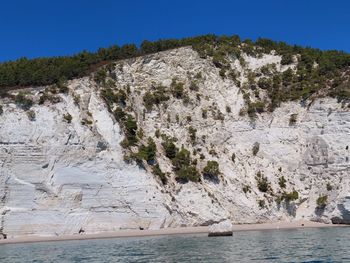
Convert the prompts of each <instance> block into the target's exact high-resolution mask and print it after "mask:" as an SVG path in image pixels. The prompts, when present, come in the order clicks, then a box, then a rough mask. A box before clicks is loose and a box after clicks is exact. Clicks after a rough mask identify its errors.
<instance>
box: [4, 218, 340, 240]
mask: <svg viewBox="0 0 350 263" xmlns="http://www.w3.org/2000/svg"><path fill="white" fill-rule="evenodd" d="M324 227H346V225H332V224H324V223H317V222H311V221H293V222H272V223H262V224H239V225H233V229H232V230H233V232H237V231H259V230H279V229H302V228H324ZM208 232H209V227H207V226H199V227H178V228H163V229H158V230H120V231H115V232H104V233H98V234H75V235H62V236H24V237H17V238H9V239H2V240H0V245H4V244H16V243H32V242H49V241H67V240H87V239H106V238H122V237H145V236H159V235H182V234H202V235H207V234H208Z"/></svg>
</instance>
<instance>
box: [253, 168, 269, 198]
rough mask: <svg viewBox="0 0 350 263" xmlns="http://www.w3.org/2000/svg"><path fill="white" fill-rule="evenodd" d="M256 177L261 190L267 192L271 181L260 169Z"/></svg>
mask: <svg viewBox="0 0 350 263" xmlns="http://www.w3.org/2000/svg"><path fill="white" fill-rule="evenodd" d="M255 179H256V180H257V184H258V189H259V191H260V192H263V193H266V192H268V191H269V190H270V183H269V182H268V180H267V177H265V176H264V175H262V174H261V172H260V171H259V172H258V173H257V174H256V177H255Z"/></svg>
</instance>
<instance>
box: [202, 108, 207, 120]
mask: <svg viewBox="0 0 350 263" xmlns="http://www.w3.org/2000/svg"><path fill="white" fill-rule="evenodd" d="M202 118H203V119H206V118H208V110H206V109H202Z"/></svg>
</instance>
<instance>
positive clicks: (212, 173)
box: [203, 161, 220, 179]
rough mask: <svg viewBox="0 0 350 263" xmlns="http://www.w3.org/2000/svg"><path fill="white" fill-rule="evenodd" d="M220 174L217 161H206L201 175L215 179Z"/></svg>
mask: <svg viewBox="0 0 350 263" xmlns="http://www.w3.org/2000/svg"><path fill="white" fill-rule="evenodd" d="M219 174H220V170H219V164H218V162H217V161H208V162H207V165H206V166H205V167H204V169H203V175H204V176H207V177H209V178H212V179H213V178H216V177H218V176H219Z"/></svg>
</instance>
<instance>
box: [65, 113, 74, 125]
mask: <svg viewBox="0 0 350 263" xmlns="http://www.w3.org/2000/svg"><path fill="white" fill-rule="evenodd" d="M63 119H64V120H65V121H66V122H68V123H71V122H72V119H73V117H72V115H70V114H69V113H68V112H67V113H66V114H63Z"/></svg>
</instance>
